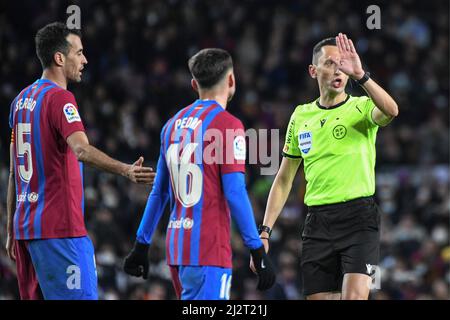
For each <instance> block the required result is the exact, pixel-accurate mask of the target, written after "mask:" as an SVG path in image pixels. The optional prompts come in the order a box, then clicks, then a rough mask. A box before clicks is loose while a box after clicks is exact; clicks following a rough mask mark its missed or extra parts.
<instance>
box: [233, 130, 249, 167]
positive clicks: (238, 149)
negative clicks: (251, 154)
mask: <svg viewBox="0 0 450 320" xmlns="http://www.w3.org/2000/svg"><path fill="white" fill-rule="evenodd" d="M233 149H234V158H235V159H236V160H244V161H245V157H246V143H245V138H244V137H243V136H237V137H236V138H234V143H233Z"/></svg>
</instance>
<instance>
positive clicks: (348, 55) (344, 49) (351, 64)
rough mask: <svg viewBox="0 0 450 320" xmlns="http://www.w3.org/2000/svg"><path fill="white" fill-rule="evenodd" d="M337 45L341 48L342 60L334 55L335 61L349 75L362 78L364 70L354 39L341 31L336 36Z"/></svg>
mask: <svg viewBox="0 0 450 320" xmlns="http://www.w3.org/2000/svg"><path fill="white" fill-rule="evenodd" d="M336 45H337V47H338V49H339V54H340V60H337V59H336V58H333V57H332V58H331V59H332V60H333V62H334V63H335V64H336V65H337V67H338V68H339V70H341V71H342V72H343V73H345V74H346V75H348V76H349V77H351V78H353V79H357V78H360V77H361V74H364V71H363V68H362V64H361V59H360V58H359V56H358V53H357V52H356V49H355V46H354V45H353V42H352V40H350V39H348V38H347V36H346V35H345V34H342V33H339V35H338V36H337V37H336Z"/></svg>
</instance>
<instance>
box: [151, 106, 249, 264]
mask: <svg viewBox="0 0 450 320" xmlns="http://www.w3.org/2000/svg"><path fill="white" fill-rule="evenodd" d="M244 137H245V133H244V127H243V125H242V123H241V121H240V120H238V119H237V118H235V117H234V116H232V115H231V114H230V113H228V112H227V111H226V110H224V108H223V107H221V106H220V105H219V104H218V103H217V102H215V101H211V100H197V101H196V102H195V103H193V104H192V105H190V106H188V107H186V108H184V109H182V110H181V111H180V112H178V113H177V114H176V115H175V116H174V117H173V118H172V119H170V120H169V121H168V122H167V123H166V125H165V126H164V128H163V130H162V133H161V156H160V159H162V161H163V162H164V163H165V165H166V168H165V169H166V172H167V174H168V178H169V179H170V183H169V184H168V187H169V188H170V192H169V194H170V197H171V203H172V206H171V215H170V218H169V224H168V227H167V235H166V253H167V261H168V264H169V265H191V266H193V265H212V266H221V267H226V268H230V267H231V266H232V263H231V257H232V255H231V243H230V229H231V217H230V209H229V207H228V204H227V201H226V198H225V195H224V192H223V188H222V183H221V176H222V175H223V174H226V173H232V172H242V173H245V138H244ZM163 171H165V170H163ZM157 174H160V173H159V172H158V173H157ZM162 174H164V172H163V173H162Z"/></svg>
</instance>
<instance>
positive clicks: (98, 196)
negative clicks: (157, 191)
mask: <svg viewBox="0 0 450 320" xmlns="http://www.w3.org/2000/svg"><path fill="white" fill-rule="evenodd" d="M70 4H77V5H79V6H80V8H81V25H82V32H83V44H84V48H85V54H86V56H87V59H88V61H89V64H88V65H87V68H86V69H85V71H84V72H83V82H82V83H81V84H77V85H71V86H69V90H71V91H72V92H74V94H75V97H76V99H77V102H78V104H79V106H80V113H81V116H82V118H83V120H84V124H85V127H86V129H87V133H88V136H89V139H90V142H91V143H92V144H93V145H95V146H97V147H98V148H100V149H101V150H103V151H105V152H107V153H108V154H109V155H111V156H113V157H115V158H118V159H120V160H122V161H125V162H128V163H131V162H133V161H134V160H136V159H137V157H138V156H139V155H143V156H144V157H145V159H146V161H145V162H146V164H148V165H152V166H154V165H155V161H156V159H157V157H158V152H159V131H160V129H161V127H162V125H163V124H164V122H165V121H167V120H168V119H169V118H170V117H171V116H172V115H173V114H174V113H175V112H176V111H177V110H178V109H180V108H182V107H184V106H185V105H187V104H189V103H190V102H191V101H192V100H193V99H195V98H196V96H195V94H194V92H193V91H192V90H191V89H190V84H189V81H190V76H189V73H188V69H187V59H188V58H189V57H190V56H191V55H192V54H193V53H195V52H196V51H198V50H199V49H201V48H204V47H221V48H224V49H227V50H229V51H230V52H231V53H232V55H233V58H234V62H235V71H236V75H237V84H238V89H237V94H236V96H235V98H234V99H233V101H232V102H231V104H230V105H229V111H230V112H231V113H233V114H234V115H236V116H238V117H239V118H240V119H242V121H243V122H244V125H245V126H246V128H271V129H275V128H280V129H281V135H280V140H283V139H284V133H285V130H286V125H287V122H288V119H289V116H290V114H291V113H292V111H293V109H294V107H295V106H296V105H297V104H299V103H303V102H306V101H309V100H311V99H315V98H316V97H317V96H318V89H317V84H316V83H315V81H313V80H312V79H310V78H309V76H308V73H307V66H308V64H309V63H310V59H311V51H312V47H313V45H314V44H315V43H316V42H317V41H318V40H320V39H322V38H325V37H329V36H333V35H336V34H337V33H338V32H345V33H347V34H348V35H349V36H350V37H351V38H352V39H353V40H354V41H355V43H356V46H357V49H358V51H359V53H360V56H361V58H362V61H363V63H364V64H365V66H366V68H367V69H368V70H369V71H370V72H371V73H372V75H373V78H374V79H375V80H377V81H378V82H379V83H381V84H382V85H383V86H384V87H385V88H387V90H388V91H389V92H390V93H391V94H392V96H393V97H395V99H396V100H397V102H398V104H399V107H400V116H399V117H398V118H397V119H395V121H394V122H393V123H392V124H391V125H390V126H388V127H387V128H384V129H381V130H380V131H379V134H378V139H377V152H378V154H377V171H376V172H377V193H376V195H377V200H378V202H379V204H380V207H381V209H382V211H383V213H382V240H381V241H382V242H381V243H382V245H381V256H382V258H381V263H380V267H381V271H382V282H381V290H378V291H374V292H373V293H372V294H371V298H372V299H449V283H450V271H449V260H450V247H449V234H448V232H449V212H450V196H449V166H448V162H449V101H448V97H449V91H448V85H449V76H448V75H449V74H448V72H449V64H448V59H449V37H448V31H449V15H448V13H449V8H448V6H449V4H448V1H443V0H442V1H439V0H436V1H377V2H375V3H368V2H367V3H364V2H363V1H358V2H356V1H339V2H336V1H334V0H320V1H319V0H314V1H312V0H303V1H284V2H283V1H264V0H260V1H256V0H248V1H238V0H227V1H195V0H192V1H178V0H170V1H156V0H155V1H141V0H132V1H123V2H117V1H73V2H68V1H2V3H1V4H0V10H1V11H0V59H1V66H0V79H1V80H0V104H1V108H0V110H1V119H2V122H1V125H0V133H1V140H0V155H1V156H0V194H1V197H0V226H1V227H0V239H1V246H2V248H1V250H0V299H17V298H18V290H17V284H16V278H15V268H14V265H13V264H12V263H11V262H10V261H9V260H8V259H7V257H6V254H5V250H4V245H5V226H6V188H7V179H8V163H9V158H8V157H9V156H8V146H9V137H10V131H9V127H8V124H7V117H8V113H9V105H10V102H11V100H12V99H13V98H14V96H15V95H16V94H17V93H18V92H19V91H20V90H21V88H23V87H25V86H26V85H27V84H29V83H31V82H32V81H34V80H35V79H36V78H38V77H40V75H41V67H40V64H39V61H38V59H37V57H36V55H35V51H34V35H35V33H36V31H37V30H38V29H39V28H40V27H42V26H44V25H45V24H46V23H49V22H53V21H55V20H59V21H65V20H66V18H67V15H66V8H67V6H68V5H70ZM369 4H377V5H379V6H380V8H381V19H382V20H381V23H382V24H381V30H369V29H367V27H366V19H367V18H368V16H369V15H368V14H366V8H367V6H368V5H369ZM348 90H349V92H353V93H354V94H356V95H360V94H362V93H361V91H360V89H359V88H357V86H356V85H354V84H353V85H351V84H350V85H349V86H348ZM280 147H282V141H281V142H280ZM247 175H248V189H249V193H250V196H251V199H252V202H253V205H254V209H255V215H256V220H257V222H258V223H259V222H261V221H262V217H263V214H264V208H265V202H266V198H267V194H268V190H269V188H270V186H271V183H272V179H273V177H272V176H261V175H260V174H259V168H258V166H248V172H247ZM84 181H85V198H86V223H87V228H88V230H89V234H90V236H91V238H92V240H93V242H94V244H95V248H96V260H97V267H98V277H99V294H100V298H101V299H173V298H174V292H173V289H172V286H171V283H170V280H169V272H168V269H167V267H166V266H165V260H164V259H165V251H164V250H165V249H164V229H165V227H166V225H165V221H167V215H166V216H165V219H164V221H162V223H160V228H159V231H158V233H157V234H156V235H155V237H154V241H153V245H152V248H151V270H150V273H151V278H150V280H149V281H144V280H142V279H136V278H131V277H128V276H127V275H125V274H124V273H123V272H122V270H121V265H122V262H123V258H124V256H125V255H126V254H127V253H128V251H129V249H130V248H131V246H132V243H133V241H134V233H135V231H136V230H137V226H138V223H139V221H140V217H141V214H142V212H143V208H144V205H145V202H146V198H147V196H148V193H149V191H150V189H149V188H145V187H140V186H136V185H133V184H131V183H129V182H128V181H126V180H125V179H123V178H117V177H114V176H113V175H110V174H104V173H100V172H98V171H96V170H94V169H91V168H88V167H85V180H84ZM303 194H304V184H303V183H302V179H301V177H298V178H297V179H296V182H295V185H294V188H293V191H292V192H291V195H290V197H289V200H288V203H287V205H286V206H285V208H284V210H283V212H282V215H281V216H280V219H279V220H278V222H277V225H276V228H275V231H274V233H273V237H272V240H271V256H272V258H273V259H274V260H275V262H276V266H277V270H278V284H277V285H276V286H275V287H274V288H273V289H271V290H270V291H269V292H267V293H265V294H261V293H259V292H257V291H256V290H255V285H256V280H255V276H253V275H252V274H251V272H250V271H249V269H248V252H247V250H246V249H245V248H244V247H243V245H242V241H241V240H240V237H239V235H238V233H236V231H234V232H233V236H232V243H233V248H234V259H233V261H234V276H233V285H232V294H231V297H232V299H264V298H269V299H302V298H303V297H302V294H301V291H302V290H301V289H302V283H301V278H300V277H299V254H300V253H301V240H300V230H301V227H302V223H303V220H304V216H305V208H304V206H303V204H302V200H301V199H302V196H303Z"/></svg>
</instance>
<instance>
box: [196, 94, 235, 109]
mask: <svg viewBox="0 0 450 320" xmlns="http://www.w3.org/2000/svg"><path fill="white" fill-rule="evenodd" d="M199 98H200V100H214V101H216V102H217V103H218V104H220V106H221V107H222V108H224V109H226V108H227V103H228V96H227V95H223V94H219V93H216V92H200V94H199Z"/></svg>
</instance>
